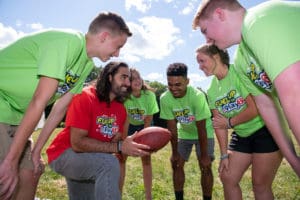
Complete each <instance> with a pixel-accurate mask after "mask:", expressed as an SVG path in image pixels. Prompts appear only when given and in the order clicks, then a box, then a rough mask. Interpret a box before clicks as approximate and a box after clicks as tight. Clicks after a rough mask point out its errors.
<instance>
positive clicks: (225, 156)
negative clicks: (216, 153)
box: [220, 153, 229, 160]
mask: <svg viewBox="0 0 300 200" xmlns="http://www.w3.org/2000/svg"><path fill="white" fill-rule="evenodd" d="M227 158H229V155H228V154H227V153H225V154H222V155H221V157H220V160H225V159H227Z"/></svg>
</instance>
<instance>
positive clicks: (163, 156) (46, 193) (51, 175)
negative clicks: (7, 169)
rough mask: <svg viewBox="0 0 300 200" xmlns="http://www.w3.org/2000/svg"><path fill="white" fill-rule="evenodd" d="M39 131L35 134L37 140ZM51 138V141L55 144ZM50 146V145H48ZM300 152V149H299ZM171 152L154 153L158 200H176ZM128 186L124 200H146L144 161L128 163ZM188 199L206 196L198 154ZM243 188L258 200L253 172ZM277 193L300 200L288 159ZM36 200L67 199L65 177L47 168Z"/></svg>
mask: <svg viewBox="0 0 300 200" xmlns="http://www.w3.org/2000/svg"><path fill="white" fill-rule="evenodd" d="M58 131H59V129H57V131H56V132H55V133H54V134H52V138H53V137H54V136H55V135H56V133H57V132H58ZM38 133H39V131H37V132H35V133H34V138H36V135H37V134H38ZM51 140H52V139H50V140H49V141H48V144H49V142H50V141H51ZM46 146H47V145H46ZM296 148H297V151H298V152H299V151H300V148H299V146H297V147H296ZM170 152H171V147H170V145H167V146H166V147H164V148H163V149H161V150H160V151H158V152H156V153H154V154H152V167H153V190H152V194H153V199H155V200H173V199H175V197H174V193H173V183H172V170H171V165H170ZM215 155H216V158H219V150H218V143H217V141H216V143H215ZM43 158H44V160H45V161H46V160H47V157H46V155H45V151H43ZM218 164H219V161H218V159H216V160H215V161H214V162H213V173H214V188H213V199H215V200H222V199H224V198H223V188H222V184H221V181H220V179H219V177H218V173H217V168H218ZM126 173H127V174H126V178H125V185H124V191H123V199H124V200H142V199H144V186H143V177H142V163H141V159H140V158H133V157H129V158H128V160H127V171H126ZM185 174H186V181H185V188H184V192H185V199H187V200H200V199H202V193H201V188H200V172H199V168H198V163H197V160H196V156H195V152H194V151H193V153H192V155H191V157H190V160H189V162H187V163H186V165H185ZM241 188H242V191H243V197H244V200H252V199H254V197H253V193H252V186H251V173H250V170H248V171H247V173H246V174H245V175H244V177H243V179H242V181H241ZM273 192H274V195H275V199H276V200H300V180H299V178H298V177H297V176H296V174H295V173H294V172H293V170H292V169H291V167H290V166H289V164H288V163H287V162H286V160H283V162H282V164H281V166H280V168H279V170H278V172H277V175H276V178H275V180H274V182H273ZM36 197H37V198H39V199H52V200H66V199H68V196H67V188H66V183H65V180H64V178H63V177H62V176H60V175H58V174H56V173H55V172H53V171H52V170H51V169H50V168H49V167H48V166H46V169H45V173H44V174H43V175H42V177H41V179H40V182H39V186H38V190H37V194H36Z"/></svg>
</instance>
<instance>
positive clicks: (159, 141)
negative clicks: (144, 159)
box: [133, 126, 171, 151]
mask: <svg viewBox="0 0 300 200" xmlns="http://www.w3.org/2000/svg"><path fill="white" fill-rule="evenodd" d="M170 139H171V132H170V131H169V130H168V129H166V128H161V127H158V126H150V127H147V128H144V129H142V130H140V131H139V132H138V133H136V135H135V138H134V139H133V140H134V141H135V142H136V143H139V144H145V145H148V146H149V147H150V148H151V149H150V151H158V150H159V149H161V148H163V147H164V146H166V145H167V144H168V142H169V141H170Z"/></svg>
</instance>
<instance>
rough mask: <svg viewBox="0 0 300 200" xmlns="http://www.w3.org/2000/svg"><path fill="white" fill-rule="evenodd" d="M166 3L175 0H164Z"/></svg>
mask: <svg viewBox="0 0 300 200" xmlns="http://www.w3.org/2000/svg"><path fill="white" fill-rule="evenodd" d="M164 1H165V2H166V3H171V2H173V1H174V0H164Z"/></svg>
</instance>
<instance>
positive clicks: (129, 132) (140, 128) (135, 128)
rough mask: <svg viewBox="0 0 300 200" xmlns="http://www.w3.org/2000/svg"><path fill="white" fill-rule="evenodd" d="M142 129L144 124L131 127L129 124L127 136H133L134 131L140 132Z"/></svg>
mask: <svg viewBox="0 0 300 200" xmlns="http://www.w3.org/2000/svg"><path fill="white" fill-rule="evenodd" d="M143 128H144V124H142V125H132V124H129V127H128V136H130V135H133V134H134V133H135V132H136V131H140V130H142V129H143Z"/></svg>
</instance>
